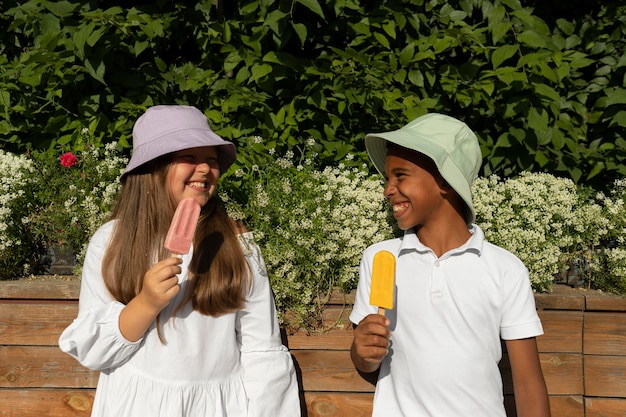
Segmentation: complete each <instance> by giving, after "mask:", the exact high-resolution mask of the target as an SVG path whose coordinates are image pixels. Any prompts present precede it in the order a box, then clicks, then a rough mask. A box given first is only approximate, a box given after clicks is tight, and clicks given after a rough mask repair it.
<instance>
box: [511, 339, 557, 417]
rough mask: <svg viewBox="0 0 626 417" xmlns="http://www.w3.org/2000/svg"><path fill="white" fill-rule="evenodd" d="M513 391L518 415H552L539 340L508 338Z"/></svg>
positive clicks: (528, 416)
mask: <svg viewBox="0 0 626 417" xmlns="http://www.w3.org/2000/svg"><path fill="white" fill-rule="evenodd" d="M506 348H507V351H508V354H509V361H510V362H511V373H512V375H513V392H514V394H515V405H516V408H517V415H518V417H550V402H549V400H548V391H547V389H546V383H545V381H544V379H543V373H542V371H541V364H540V362H539V353H538V352H537V340H536V339H535V338H534V337H531V338H528V339H519V340H507V341H506Z"/></svg>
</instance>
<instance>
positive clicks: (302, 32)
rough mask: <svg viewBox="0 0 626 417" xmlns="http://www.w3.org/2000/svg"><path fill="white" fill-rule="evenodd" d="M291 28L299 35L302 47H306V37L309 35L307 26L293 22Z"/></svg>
mask: <svg viewBox="0 0 626 417" xmlns="http://www.w3.org/2000/svg"><path fill="white" fill-rule="evenodd" d="M291 27H292V28H293V31H294V32H296V35H298V38H299V39H300V45H301V46H304V42H305V41H306V35H307V31H306V26H305V25H304V24H302V23H293V22H292V23H291Z"/></svg>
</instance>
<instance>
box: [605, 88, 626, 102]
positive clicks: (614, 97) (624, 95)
mask: <svg viewBox="0 0 626 417" xmlns="http://www.w3.org/2000/svg"><path fill="white" fill-rule="evenodd" d="M613 104H626V90H625V89H623V88H618V89H616V90H615V91H613V92H612V93H610V94H608V97H607V99H606V106H607V107H608V106H612V105H613Z"/></svg>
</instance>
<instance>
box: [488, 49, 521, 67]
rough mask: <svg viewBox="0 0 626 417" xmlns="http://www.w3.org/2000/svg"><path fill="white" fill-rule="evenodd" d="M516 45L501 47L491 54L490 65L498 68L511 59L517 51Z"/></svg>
mask: <svg viewBox="0 0 626 417" xmlns="http://www.w3.org/2000/svg"><path fill="white" fill-rule="evenodd" d="M518 49H519V47H518V46H517V45H503V46H501V47H499V48H498V49H496V50H495V51H493V53H492V54H491V63H492V64H493V67H494V68H498V67H499V66H500V64H502V63H503V62H504V61H506V60H507V59H509V58H511V57H512V56H513V55H515V53H516V52H517V51H518Z"/></svg>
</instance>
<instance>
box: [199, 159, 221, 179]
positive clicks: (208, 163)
mask: <svg viewBox="0 0 626 417" xmlns="http://www.w3.org/2000/svg"><path fill="white" fill-rule="evenodd" d="M196 171H198V172H200V173H202V174H208V173H210V172H215V176H216V177H219V175H220V167H219V164H218V163H217V161H216V160H215V159H213V158H210V159H207V160H203V161H198V163H197V164H196Z"/></svg>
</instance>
